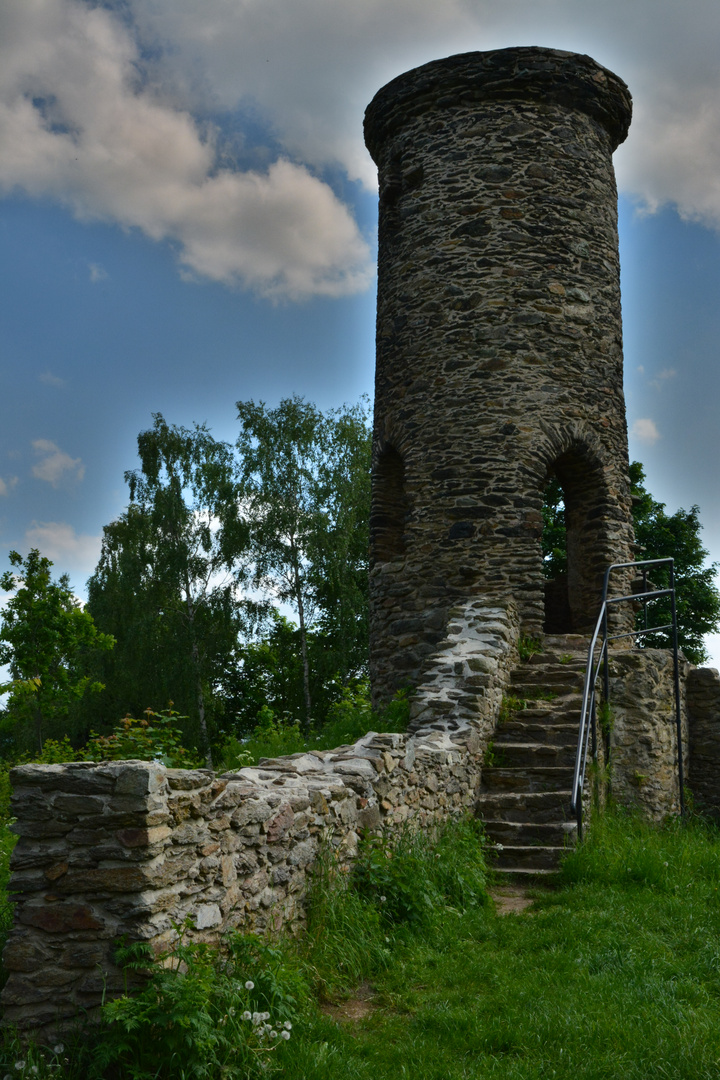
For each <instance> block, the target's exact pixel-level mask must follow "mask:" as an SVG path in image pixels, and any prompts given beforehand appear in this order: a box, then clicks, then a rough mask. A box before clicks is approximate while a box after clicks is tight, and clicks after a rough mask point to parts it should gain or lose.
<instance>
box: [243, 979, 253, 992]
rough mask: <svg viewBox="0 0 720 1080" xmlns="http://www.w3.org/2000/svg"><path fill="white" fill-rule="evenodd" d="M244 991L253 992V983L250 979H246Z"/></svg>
mask: <svg viewBox="0 0 720 1080" xmlns="http://www.w3.org/2000/svg"><path fill="white" fill-rule="evenodd" d="M245 989H246V990H254V989H255V983H254V982H253V981H252V979H248V981H247V982H246V983H245Z"/></svg>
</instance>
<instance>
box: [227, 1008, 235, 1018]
mask: <svg viewBox="0 0 720 1080" xmlns="http://www.w3.org/2000/svg"><path fill="white" fill-rule="evenodd" d="M234 1015H235V1010H234V1009H233V1007H232V1006H230V1008H229V1009H228V1016H234Z"/></svg>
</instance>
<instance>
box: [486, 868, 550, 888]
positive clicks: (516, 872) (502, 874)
mask: <svg viewBox="0 0 720 1080" xmlns="http://www.w3.org/2000/svg"><path fill="white" fill-rule="evenodd" d="M555 873H557V868H556V867H554V868H553V869H552V870H541V869H537V870H532V869H530V870H529V869H528V868H527V867H525V866H505V867H500V866H496V867H495V868H494V875H495V878H496V880H497V881H498V882H499V883H502V884H505V885H510V886H522V887H523V888H527V886H528V885H532V884H533V882H538V883H540V882H541V881H543V880H545V879H547V878H548V877H551V876H552V874H555Z"/></svg>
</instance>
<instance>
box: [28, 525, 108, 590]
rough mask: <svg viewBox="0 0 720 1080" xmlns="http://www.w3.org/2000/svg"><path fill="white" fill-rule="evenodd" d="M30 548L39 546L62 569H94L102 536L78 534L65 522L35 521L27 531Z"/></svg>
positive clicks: (86, 571)
mask: <svg viewBox="0 0 720 1080" xmlns="http://www.w3.org/2000/svg"><path fill="white" fill-rule="evenodd" d="M25 543H26V545H27V547H28V548H37V549H38V550H39V551H40V552H42V554H43V555H45V556H46V557H47V558H48V559H50V560H51V561H52V562H53V563H55V565H56V566H57V567H58V568H59V569H60V570H61V571H63V572H65V571H74V572H76V573H83V574H87V575H88V576H89V575H90V574H91V573H92V572H93V570H94V569H95V566H96V565H97V562H98V559H99V558H100V549H101V546H102V537H101V536H90V535H88V534H87V533H76V532H75V529H74V528H73V527H72V525H68V524H66V523H65V522H62V521H34V522H33V523H32V525H31V526H30V528H29V529H27V530H26V532H25Z"/></svg>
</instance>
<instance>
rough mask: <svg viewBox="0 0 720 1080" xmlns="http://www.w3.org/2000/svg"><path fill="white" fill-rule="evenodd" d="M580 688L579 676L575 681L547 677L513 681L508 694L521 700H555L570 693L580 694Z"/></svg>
mask: <svg viewBox="0 0 720 1080" xmlns="http://www.w3.org/2000/svg"><path fill="white" fill-rule="evenodd" d="M582 688H583V684H582V679H580V677H579V676H578V681H577V682H570V681H568V680H567V679H564V680H554V679H548V680H544V681H543V682H539V681H538V682H536V683H534V682H517V681H514V682H512V684H511V686H510V694H511V695H512V696H513V697H519V698H522V699H523V701H533V702H534V701H556V700H557V699H558V698H561V697H566V696H568V695H570V694H582Z"/></svg>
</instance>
